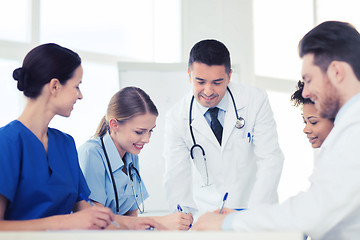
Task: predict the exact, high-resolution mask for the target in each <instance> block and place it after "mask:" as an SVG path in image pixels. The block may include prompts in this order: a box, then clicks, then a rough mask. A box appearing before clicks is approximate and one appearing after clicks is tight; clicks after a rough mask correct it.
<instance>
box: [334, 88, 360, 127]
mask: <svg viewBox="0 0 360 240" xmlns="http://www.w3.org/2000/svg"><path fill="white" fill-rule="evenodd" d="M359 98H360V93H358V94H356V95H355V96H353V97H352V98H350V100H349V101H347V102H346V103H345V104H344V106H342V108H340V110H339V112H338V114H337V115H336V118H335V124H336V123H337V122H338V121H339V119H340V118H341V117H342V115H344V113H345V112H346V111H347V109H349V108H350V107H351V106H352V105H353V104H354V103H355V102H357V100H358V99H359Z"/></svg>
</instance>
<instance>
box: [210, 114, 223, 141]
mask: <svg viewBox="0 0 360 240" xmlns="http://www.w3.org/2000/svg"><path fill="white" fill-rule="evenodd" d="M208 112H209V113H210V117H211V130H212V131H213V133H214V134H215V137H216V139H217V140H218V142H219V143H220V145H221V139H222V131H223V127H222V126H221V123H220V122H219V120H218V118H217V116H218V112H219V108H217V107H214V108H209V109H208Z"/></svg>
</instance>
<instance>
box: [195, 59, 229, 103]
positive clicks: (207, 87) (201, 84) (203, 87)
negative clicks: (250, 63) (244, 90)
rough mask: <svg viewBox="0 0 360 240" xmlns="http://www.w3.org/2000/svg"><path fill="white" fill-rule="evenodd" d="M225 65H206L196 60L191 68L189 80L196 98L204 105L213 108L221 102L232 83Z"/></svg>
mask: <svg viewBox="0 0 360 240" xmlns="http://www.w3.org/2000/svg"><path fill="white" fill-rule="evenodd" d="M230 77H231V72H230V74H229V75H228V74H227V73H226V71H225V66H224V65H211V66H209V65H206V64H204V63H198V62H194V63H193V64H192V65H191V67H190V69H189V80H190V83H191V86H192V89H193V93H194V97H195V99H196V100H197V101H198V102H199V103H200V104H201V105H202V106H204V107H207V108H212V107H215V106H216V105H218V104H219V102H220V101H221V99H222V98H223V97H224V95H225V93H226V87H227V86H228V84H229V83H230Z"/></svg>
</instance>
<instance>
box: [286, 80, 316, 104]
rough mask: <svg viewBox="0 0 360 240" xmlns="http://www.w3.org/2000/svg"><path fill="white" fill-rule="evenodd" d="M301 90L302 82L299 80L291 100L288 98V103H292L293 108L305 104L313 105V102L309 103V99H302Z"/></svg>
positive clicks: (302, 87)
mask: <svg viewBox="0 0 360 240" xmlns="http://www.w3.org/2000/svg"><path fill="white" fill-rule="evenodd" d="M303 89H304V82H303V81H301V80H299V81H298V82H297V88H296V91H295V92H294V93H293V94H292V95H291V98H290V101H291V102H293V104H294V106H295V107H298V106H302V105H304V104H307V103H310V104H314V102H313V101H311V99H310V98H304V97H303V96H302V91H303Z"/></svg>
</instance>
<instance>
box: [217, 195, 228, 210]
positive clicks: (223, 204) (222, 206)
mask: <svg viewBox="0 0 360 240" xmlns="http://www.w3.org/2000/svg"><path fill="white" fill-rule="evenodd" d="M227 197H228V192H226V193H225V195H224V198H223V202H222V204H221V208H220V211H219V214H222V212H223V209H224V206H225V201H226V199H227Z"/></svg>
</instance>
